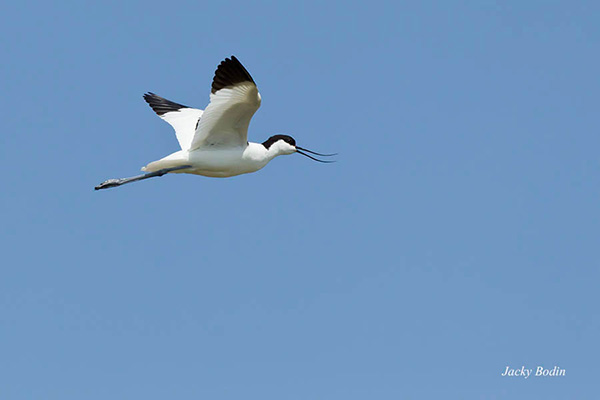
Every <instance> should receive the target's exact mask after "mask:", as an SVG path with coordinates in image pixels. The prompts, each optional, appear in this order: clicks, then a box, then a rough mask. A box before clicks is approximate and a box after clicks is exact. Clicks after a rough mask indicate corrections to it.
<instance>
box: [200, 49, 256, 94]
mask: <svg viewBox="0 0 600 400" xmlns="http://www.w3.org/2000/svg"><path fill="white" fill-rule="evenodd" d="M242 82H252V83H254V79H252V76H251V75H250V73H249V72H248V70H247V69H246V68H244V66H243V65H242V63H241V62H240V61H239V60H238V59H237V58H236V57H235V56H233V55H232V56H231V58H226V59H224V60H223V61H221V63H220V64H219V66H218V67H217V70H216V71H215V77H214V78H213V82H212V88H211V93H213V94H215V93H217V91H219V90H221V89H223V88H225V87H227V86H233V85H235V84H236V83H242Z"/></svg>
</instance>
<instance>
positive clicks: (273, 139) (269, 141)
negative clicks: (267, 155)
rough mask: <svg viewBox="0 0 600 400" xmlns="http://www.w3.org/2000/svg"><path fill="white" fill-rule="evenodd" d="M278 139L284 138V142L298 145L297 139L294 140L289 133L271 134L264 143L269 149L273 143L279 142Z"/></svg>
mask: <svg viewBox="0 0 600 400" xmlns="http://www.w3.org/2000/svg"><path fill="white" fill-rule="evenodd" d="M278 140H283V141H284V142H286V143H288V144H291V145H292V146H296V141H295V140H294V138H293V137H291V136H288V135H275V136H271V137H270V138H268V139H267V140H265V141H264V142H263V144H262V145H263V146H265V147H266V148H267V150H268V149H269V147H271V145H272V144H273V143H275V142H277V141H278Z"/></svg>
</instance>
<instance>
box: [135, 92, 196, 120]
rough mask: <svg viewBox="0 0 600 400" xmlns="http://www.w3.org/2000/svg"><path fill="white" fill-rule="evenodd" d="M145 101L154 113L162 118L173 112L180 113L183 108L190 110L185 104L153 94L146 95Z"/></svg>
mask: <svg viewBox="0 0 600 400" xmlns="http://www.w3.org/2000/svg"><path fill="white" fill-rule="evenodd" d="M144 100H146V103H148V104H149V105H150V107H152V109H153V110H154V112H155V113H156V114H158V115H159V116H162V115H164V114H166V113H168V112H171V111H179V110H181V109H182V108H190V107H188V106H184V105H183V104H179V103H175V102H173V101H171V100H167V99H165V98H164V97H160V96H159V95H156V94H154V93H152V92H148V93H146V94H144Z"/></svg>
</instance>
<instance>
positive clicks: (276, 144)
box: [263, 135, 336, 163]
mask: <svg viewBox="0 0 600 400" xmlns="http://www.w3.org/2000/svg"><path fill="white" fill-rule="evenodd" d="M263 146H265V147H266V149H267V150H268V151H269V152H270V153H271V154H273V157H276V156H280V155H288V154H293V153H299V154H302V155H303V156H305V157H308V158H310V159H311V160H315V161H318V162H322V163H331V162H335V161H328V160H319V159H317V158H315V157H313V156H310V155H308V154H307V153H311V154H315V155H317V156H323V157H330V156H335V155H336V154H335V153H334V154H321V153H316V152H314V151H311V150H308V149H304V148H302V147H300V146H296V140H294V138H293V137H291V136H288V135H275V136H271V137H270V138H268V139H267V140H266V141H264V142H263Z"/></svg>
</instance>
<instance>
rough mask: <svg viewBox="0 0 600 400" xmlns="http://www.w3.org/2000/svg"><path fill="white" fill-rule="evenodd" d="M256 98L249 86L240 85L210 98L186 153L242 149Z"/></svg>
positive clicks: (225, 89) (220, 91)
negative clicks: (224, 147)
mask: <svg viewBox="0 0 600 400" xmlns="http://www.w3.org/2000/svg"><path fill="white" fill-rule="evenodd" d="M260 101H261V100H260V94H259V92H258V88H257V87H256V85H255V84H254V83H253V82H248V81H246V82H241V83H237V84H234V85H232V86H228V87H225V88H222V89H220V90H218V91H217V92H216V93H214V94H211V95H210V104H209V105H208V107H206V109H205V110H204V113H203V115H202V119H200V123H199V124H198V128H197V129H196V132H195V135H194V139H193V140H192V144H191V146H190V150H194V149H197V148H200V147H209V146H231V147H234V146H245V145H246V144H247V143H248V125H249V124H250V120H251V119H252V116H253V115H254V113H255V112H256V110H258V108H259V107H260Z"/></svg>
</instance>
